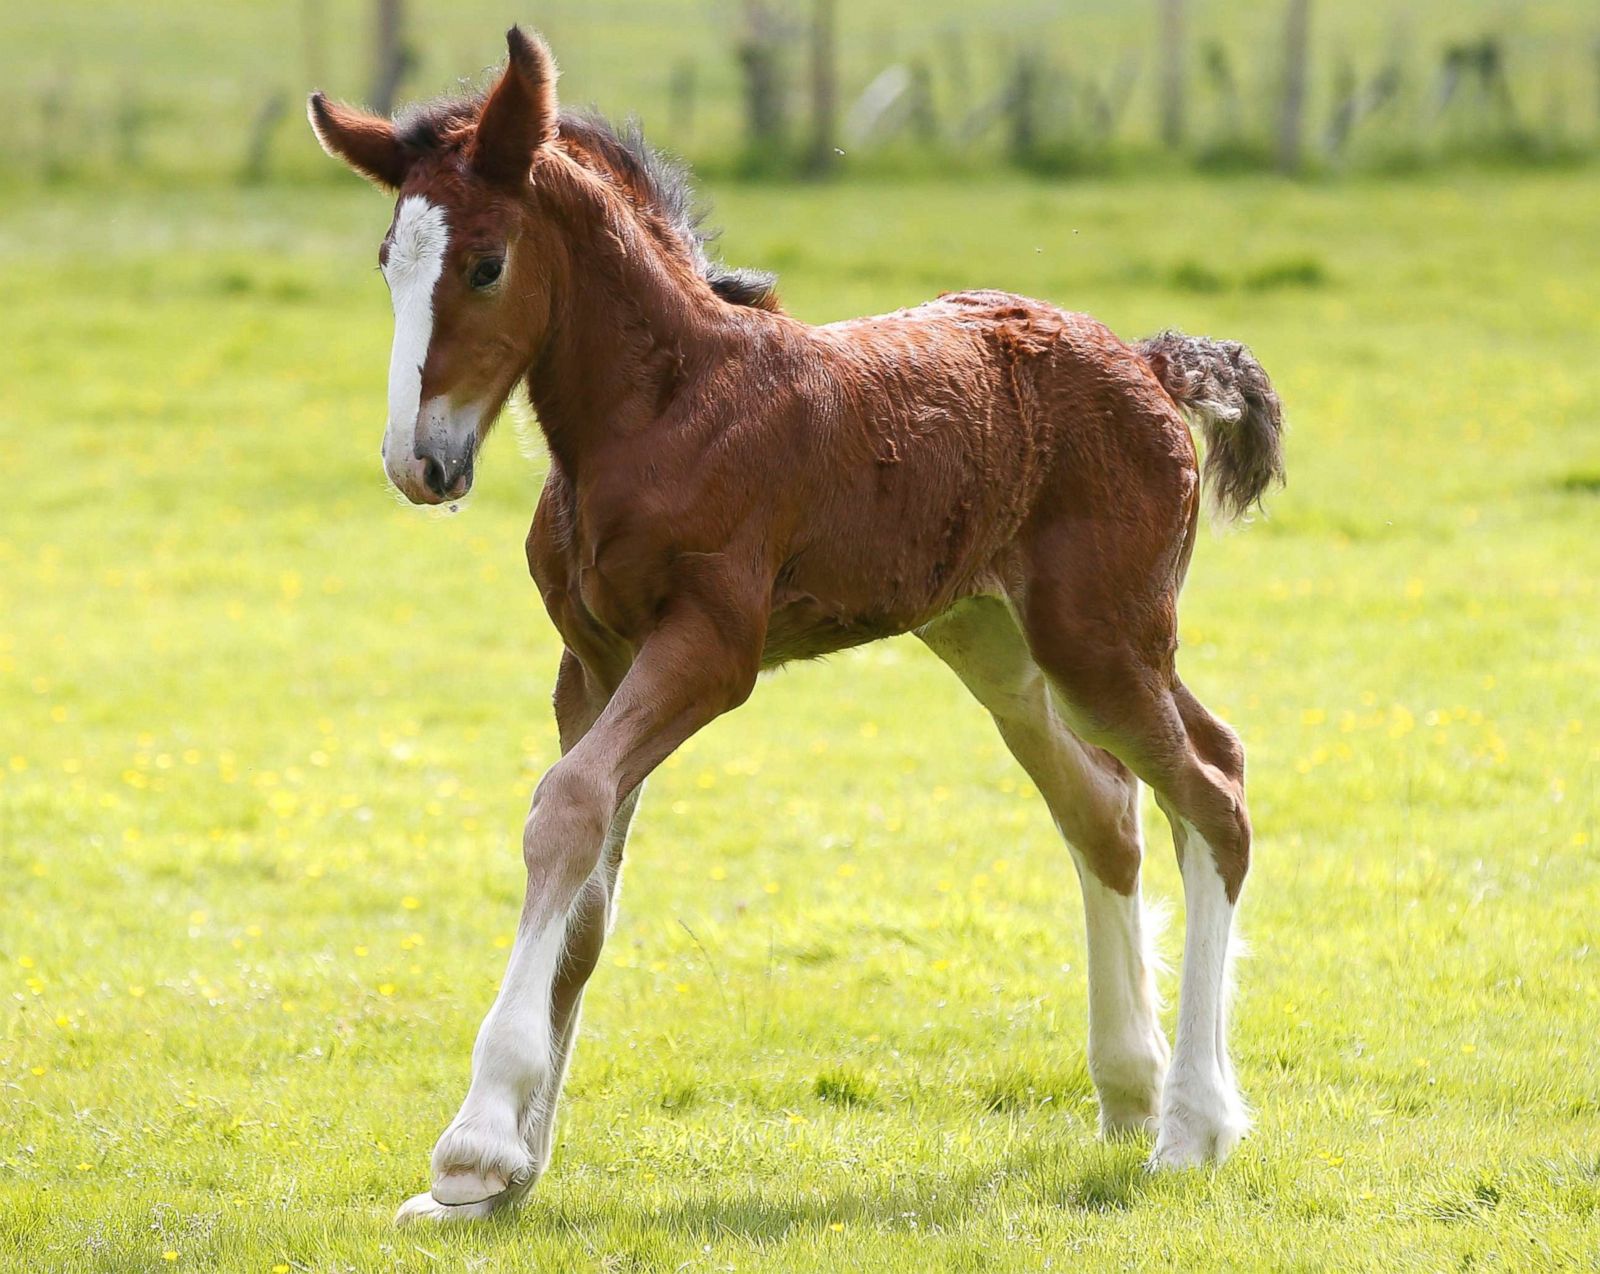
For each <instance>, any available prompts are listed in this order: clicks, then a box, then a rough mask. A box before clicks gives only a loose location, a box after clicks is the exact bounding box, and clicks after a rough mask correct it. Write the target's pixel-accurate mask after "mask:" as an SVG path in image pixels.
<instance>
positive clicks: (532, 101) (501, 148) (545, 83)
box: [472, 27, 557, 187]
mask: <svg viewBox="0 0 1600 1274" xmlns="http://www.w3.org/2000/svg"><path fill="white" fill-rule="evenodd" d="M506 45H507V46H508V47H509V49H510V51H511V60H510V62H509V63H508V64H507V65H506V70H505V74H504V75H502V76H501V77H500V82H499V83H498V84H496V85H495V86H494V90H493V91H492V92H491V93H490V94H489V100H488V101H487V102H485V103H484V107H483V114H482V115H481V116H480V117H479V119H478V133H477V136H476V137H475V138H473V142H472V167H473V169H474V171H476V172H477V173H478V174H479V175H480V176H481V177H483V178H485V179H486V180H488V181H492V182H495V183H497V184H499V185H503V186H513V187H520V186H521V185H522V184H523V182H525V181H527V180H528V165H529V164H530V163H532V162H533V152H534V151H536V150H537V149H538V148H539V147H540V146H543V145H545V144H546V143H547V142H551V141H554V140H555V136H556V127H557V108H556V60H555V59H554V58H553V57H551V56H550V50H549V49H548V48H547V47H546V46H545V42H544V41H543V40H541V39H540V38H539V37H538V36H536V35H527V34H525V33H524V32H523V30H522V29H521V28H520V27H512V28H511V30H509V31H507V32H506Z"/></svg>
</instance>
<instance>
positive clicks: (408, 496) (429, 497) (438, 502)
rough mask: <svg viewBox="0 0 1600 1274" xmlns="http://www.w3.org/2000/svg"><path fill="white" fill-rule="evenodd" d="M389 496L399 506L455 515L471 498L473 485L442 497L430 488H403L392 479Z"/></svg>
mask: <svg viewBox="0 0 1600 1274" xmlns="http://www.w3.org/2000/svg"><path fill="white" fill-rule="evenodd" d="M389 494H390V495H392V496H393V497H394V499H395V502H396V503H397V504H399V503H403V504H409V505H412V506H414V507H416V508H419V509H426V510H429V511H431V512H437V513H443V514H449V513H455V512H456V511H457V510H458V509H460V508H461V507H462V506H463V505H464V504H466V503H467V501H468V500H469V499H470V498H471V496H472V484H471V483H468V484H467V485H466V486H465V487H462V488H461V490H459V491H456V492H450V493H445V494H443V495H441V494H440V493H439V492H437V491H434V490H431V489H430V488H428V487H412V486H409V485H407V486H402V485H401V484H400V483H398V482H396V481H395V480H394V479H393V478H391V479H389Z"/></svg>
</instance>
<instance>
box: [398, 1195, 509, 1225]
mask: <svg viewBox="0 0 1600 1274" xmlns="http://www.w3.org/2000/svg"><path fill="white" fill-rule="evenodd" d="M509 1199H510V1193H509V1192H507V1193H506V1194H503V1195H498V1196H496V1197H495V1198H493V1199H479V1200H478V1201H477V1202H476V1203H440V1202H439V1200H437V1199H435V1198H434V1197H433V1195H431V1194H428V1193H423V1194H414V1195H412V1196H411V1197H410V1198H409V1199H407V1200H406V1201H405V1202H404V1203H402V1204H401V1205H400V1211H398V1212H396V1213H395V1214H394V1223H395V1224H396V1225H411V1224H412V1223H413V1222H416V1223H422V1224H434V1225H449V1224H451V1223H452V1222H455V1221H483V1220H486V1219H488V1218H489V1217H491V1216H493V1215H494V1214H495V1213H496V1212H498V1211H499V1210H500V1209H501V1208H502V1207H504V1206H505V1205H506V1203H507V1202H508V1201H509Z"/></svg>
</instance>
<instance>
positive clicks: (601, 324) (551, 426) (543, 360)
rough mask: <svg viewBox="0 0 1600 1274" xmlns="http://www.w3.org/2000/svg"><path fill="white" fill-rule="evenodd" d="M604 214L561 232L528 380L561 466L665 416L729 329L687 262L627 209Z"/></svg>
mask: <svg viewBox="0 0 1600 1274" xmlns="http://www.w3.org/2000/svg"><path fill="white" fill-rule="evenodd" d="M603 211H604V213H605V214H606V215H604V216H595V217H583V218H577V219H575V222H574V224H573V225H572V226H571V227H570V228H569V229H568V230H567V232H566V234H565V236H564V238H565V245H564V246H565V248H566V251H565V252H564V253H563V254H562V255H563V256H564V257H565V260H564V261H563V262H561V263H560V266H559V268H558V269H557V271H556V273H557V275H558V278H557V280H556V286H555V292H554V295H553V296H552V297H551V302H552V304H551V313H550V325H551V332H550V336H549V338H548V339H547V341H546V343H545V347H544V350H543V351H542V352H541V354H540V356H539V358H538V360H537V361H536V362H535V363H534V365H533V367H532V368H531V369H530V372H529V377H528V388H529V393H530V396H531V397H532V399H533V406H534V410H535V412H536V413H537V415H538V417H539V423H540V426H541V428H542V429H543V430H544V434H545V439H546V441H547V443H548V444H549V446H550V450H551V453H552V455H554V456H555V457H556V458H557V459H558V460H560V461H561V463H562V465H563V466H564V467H565V468H567V469H568V470H569V471H575V470H576V469H577V468H578V467H580V466H581V465H582V464H583V462H584V459H585V457H586V456H588V455H590V454H592V453H593V452H594V451H595V450H596V449H597V448H598V447H600V446H603V445H604V444H606V443H607V442H610V441H613V440H616V439H618V438H624V437H629V436H634V435H637V434H638V433H640V432H642V431H643V430H644V429H646V428H648V427H649V426H650V425H651V424H652V423H654V422H655V421H657V420H658V419H660V418H661V417H662V416H663V415H664V414H666V413H667V412H668V411H669V410H670V407H671V404H672V402H673V400H674V398H675V396H676V392H677V390H678V389H679V388H680V387H681V386H682V385H683V384H684V383H685V381H686V380H687V379H688V378H689V377H690V376H692V375H693V374H694V371H695V369H696V367H697V366H698V365H700V364H702V363H703V362H704V361H705V360H706V359H707V358H708V357H712V358H714V357H715V351H716V349H717V347H718V345H719V344H720V342H721V340H722V339H723V336H724V334H725V332H726V330H727V328H728V324H727V317H726V308H727V307H726V306H725V305H724V304H723V302H721V301H720V300H719V299H718V298H717V297H716V296H715V295H714V294H713V293H712V292H711V291H710V289H709V288H707V287H705V286H703V285H702V284H701V281H700V279H699V277H698V275H697V274H695V273H694V271H693V267H692V265H689V264H687V263H685V262H683V261H680V260H678V259H676V258H675V257H674V256H673V255H672V253H671V250H670V249H668V248H667V247H665V246H664V245H663V244H662V243H660V242H659V241H658V240H657V239H656V237H655V236H654V235H653V234H652V233H651V232H650V231H649V230H647V229H646V228H645V227H644V226H642V225H640V224H639V223H638V222H636V221H634V220H633V219H632V218H631V217H630V216H627V215H626V214H622V213H619V212H618V211H617V210H616V209H614V208H605V209H604V210H603Z"/></svg>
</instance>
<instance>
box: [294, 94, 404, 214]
mask: <svg viewBox="0 0 1600 1274" xmlns="http://www.w3.org/2000/svg"><path fill="white" fill-rule="evenodd" d="M306 117H307V118H308V119H310V121H311V131H312V132H314V133H315V134H316V135H317V140H318V141H319V142H321V143H322V149H323V150H325V151H327V152H328V154H330V155H332V156H333V157H334V158H335V159H342V160H344V162H345V163H347V164H349V165H350V167H352V168H354V169H355V170H356V171H357V172H358V173H360V174H361V175H362V176H363V177H365V178H366V179H367V180H368V181H371V182H376V183H377V184H378V185H380V186H382V187H384V188H385V189H387V190H398V189H400V186H401V184H402V183H403V182H404V181H405V179H406V169H407V168H409V167H410V166H411V161H410V159H409V157H408V156H407V154H406V150H405V147H404V146H402V145H401V143H400V139H399V137H397V136H396V135H395V131H394V125H393V124H391V123H390V122H389V121H388V120H386V119H384V118H383V117H382V116H380V115H369V114H367V112H366V111H361V110H357V109H356V108H355V107H353V106H341V105H339V103H338V102H330V101H329V100H328V99H327V98H326V97H324V96H323V95H322V94H321V93H313V94H312V95H311V100H310V101H309V102H308V103H307V104H306Z"/></svg>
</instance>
